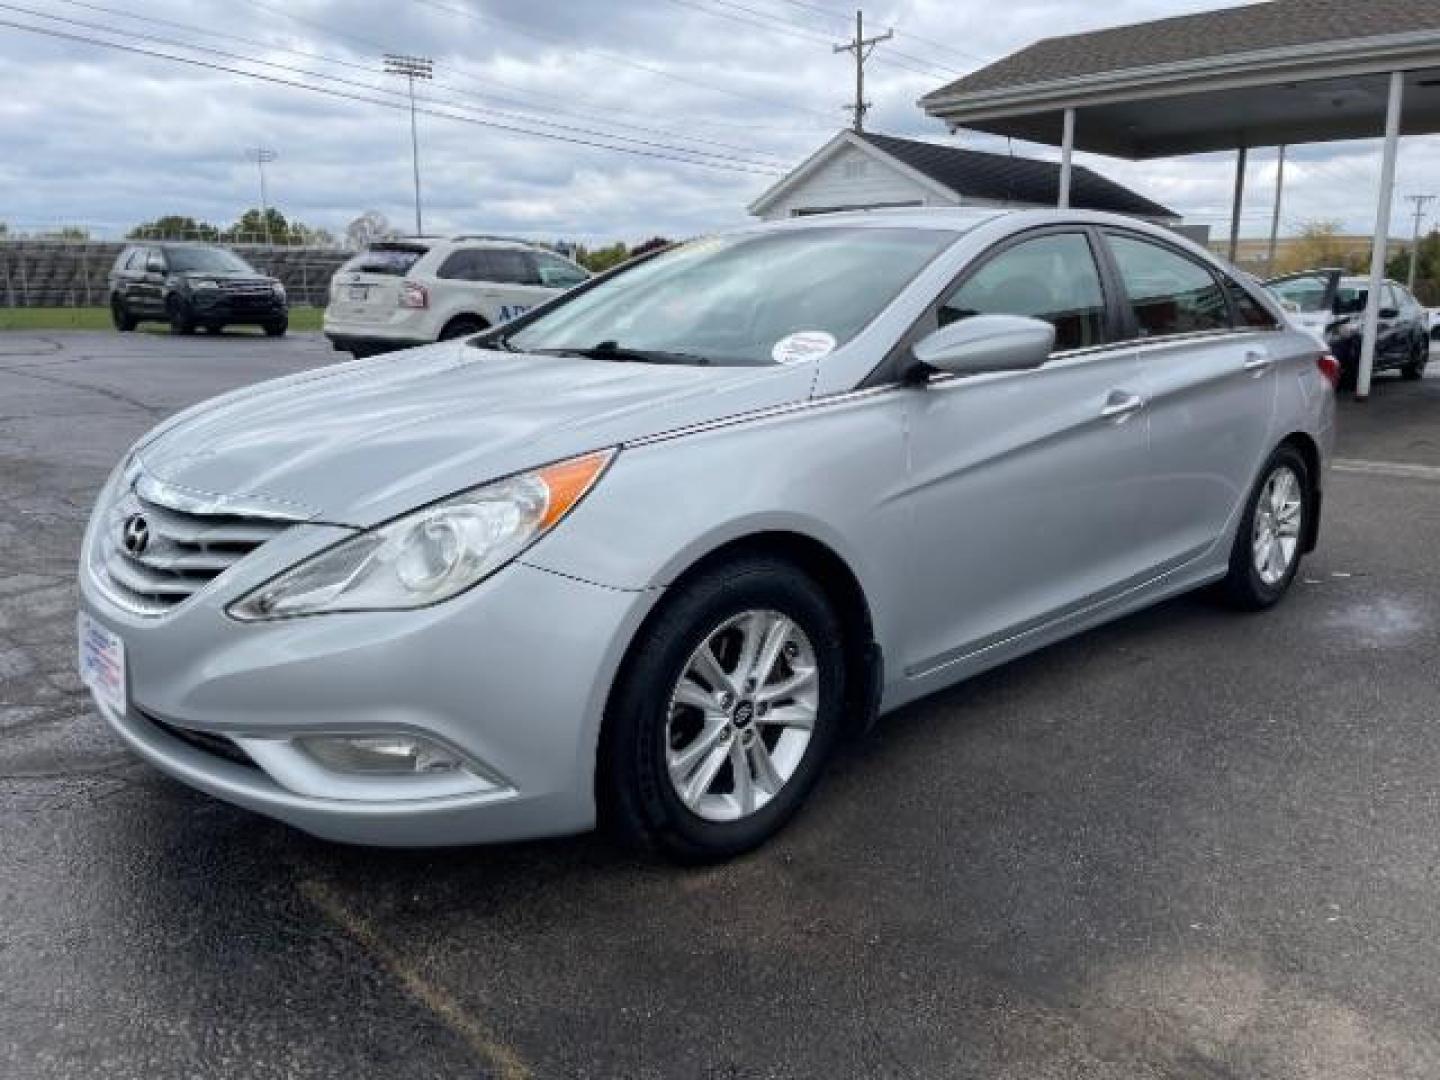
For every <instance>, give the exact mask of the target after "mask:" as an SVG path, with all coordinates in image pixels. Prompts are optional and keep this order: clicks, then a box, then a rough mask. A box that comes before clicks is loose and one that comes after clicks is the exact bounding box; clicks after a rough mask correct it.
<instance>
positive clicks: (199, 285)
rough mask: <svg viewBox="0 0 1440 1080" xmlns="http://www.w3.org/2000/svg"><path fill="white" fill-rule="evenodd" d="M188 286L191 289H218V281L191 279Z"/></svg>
mask: <svg viewBox="0 0 1440 1080" xmlns="http://www.w3.org/2000/svg"><path fill="white" fill-rule="evenodd" d="M190 287H191V288H192V289H218V288H219V287H220V283H219V282H218V281H192V282H191V283H190Z"/></svg>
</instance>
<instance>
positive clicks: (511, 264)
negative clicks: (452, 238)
mask: <svg viewBox="0 0 1440 1080" xmlns="http://www.w3.org/2000/svg"><path fill="white" fill-rule="evenodd" d="M470 254H471V256H472V257H473V258H474V260H475V262H474V266H475V271H474V280H475V281H494V282H498V283H500V284H502V285H539V284H540V277H539V275H538V274H537V273H536V272H535V266H534V264H533V263H531V261H530V257H529V255H528V253H526V252H524V251H511V250H508V249H506V248H494V249H491V250H489V251H485V250H477V251H472V252H471V253H470Z"/></svg>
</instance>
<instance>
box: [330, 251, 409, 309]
mask: <svg viewBox="0 0 1440 1080" xmlns="http://www.w3.org/2000/svg"><path fill="white" fill-rule="evenodd" d="M429 250H430V248H429V245H427V244H412V243H404V242H399V241H397V242H394V243H382V244H374V245H372V246H371V247H369V248H368V249H366V250H365V251H363V252H361V253H360V254H359V255H357V256H355V258H353V259H351V260H350V261H349V262H348V263H346V264H345V265H344V266H342V267H341V268H340V269H339V270H338V271H337V272H336V274H335V278H334V280H333V282H332V283H331V285H330V311H331V314H332V315H333V317H334V318H335V319H337V320H338V321H343V322H346V323H361V324H364V323H375V324H381V323H385V322H388V321H390V319H391V318H392V316H394V314H395V311H396V308H398V307H399V305H400V286H401V284H402V283H403V282H404V280H405V275H406V274H408V273H409V272H410V269H411V268H412V267H413V266H414V265H415V264H416V263H417V262H419V261H420V260H421V259H422V258H424V256H425V253H426V252H428V251H429Z"/></svg>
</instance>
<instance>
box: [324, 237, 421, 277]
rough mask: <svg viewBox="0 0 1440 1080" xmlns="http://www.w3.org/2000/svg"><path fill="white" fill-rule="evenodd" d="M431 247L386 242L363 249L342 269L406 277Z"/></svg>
mask: <svg viewBox="0 0 1440 1080" xmlns="http://www.w3.org/2000/svg"><path fill="white" fill-rule="evenodd" d="M428 250H429V248H423V247H405V246H402V245H400V244H386V245H381V246H377V247H372V248H370V249H369V250H368V251H362V252H361V253H360V254H359V255H356V256H355V257H354V258H353V259H351V260H350V261H349V262H347V263H346V264H345V265H344V266H342V267H341V268H340V269H341V270H343V271H349V272H352V273H360V274H388V275H390V276H391V277H404V276H405V275H406V274H408V273H409V272H410V267H412V266H414V265H415V264H416V263H417V262H419V261H420V256H422V255H424V254H425V252H426V251H428Z"/></svg>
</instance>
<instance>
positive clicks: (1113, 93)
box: [920, 0, 1440, 398]
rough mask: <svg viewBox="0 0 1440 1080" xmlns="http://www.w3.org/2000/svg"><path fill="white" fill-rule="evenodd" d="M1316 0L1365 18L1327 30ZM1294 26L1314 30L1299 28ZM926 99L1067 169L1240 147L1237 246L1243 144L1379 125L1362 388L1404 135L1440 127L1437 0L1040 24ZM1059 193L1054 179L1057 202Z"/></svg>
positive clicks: (1371, 129)
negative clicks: (1100, 158)
mask: <svg viewBox="0 0 1440 1080" xmlns="http://www.w3.org/2000/svg"><path fill="white" fill-rule="evenodd" d="M1315 6H1323V7H1326V9H1327V10H1329V9H1330V8H1331V7H1332V6H1333V8H1334V10H1333V11H1332V12H1331V14H1333V15H1334V16H1335V18H1336V19H1337V20H1338V19H1340V18H1341V17H1342V16H1343V17H1344V18H1346V19H1349V20H1352V23H1353V20H1355V19H1357V18H1358V19H1361V20H1364V25H1363V28H1362V27H1359V26H1356V25H1353V24H1352V25H1348V26H1346V27H1345V30H1346V32H1345V33H1344V34H1343V35H1341V34H1339V33H1338V29H1339V25H1340V24H1339V23H1338V22H1337V23H1336V24H1335V25H1334V26H1333V27H1331V30H1330V31H1327V30H1326V29H1325V27H1324V20H1317V19H1316V18H1315V16H1316V14H1317V12H1316V11H1315V10H1314V7H1315ZM1291 9H1293V11H1292V10H1291ZM1292 14H1293V15H1294V17H1295V19H1298V20H1300V21H1299V22H1298V23H1297V22H1295V21H1294V20H1292V19H1290V18H1289V16H1290V15H1292ZM1307 19H1308V20H1309V21H1308V22H1307V21H1306V20H1307ZM1296 26H1300V27H1302V28H1304V27H1308V30H1306V32H1308V33H1311V34H1312V36H1313V38H1314V39H1312V40H1294V39H1293V32H1294V28H1295V27H1296ZM1331 31H1335V32H1336V36H1333V37H1329V38H1326V37H1325V34H1326V33H1327V32H1331ZM1287 35H1291V36H1290V37H1287ZM920 105H921V107H922V108H924V110H925V111H926V112H927V113H929V114H930V115H931V116H934V117H936V118H938V119H940V120H943V121H945V122H946V123H947V124H948V125H950V127H951V128H952V129H955V128H961V127H963V128H969V129H972V130H975V131H983V132H987V133H990V134H994V135H1004V136H1007V137H1010V138H1016V139H1025V140H1029V141H1031V142H1038V143H1043V144H1049V145H1052V146H1059V147H1060V148H1061V152H1062V159H1061V160H1062V170H1064V171H1066V172H1068V165H1069V162H1070V158H1071V155H1072V152H1073V151H1074V150H1077V149H1079V150H1086V151H1090V152H1093V153H1097V154H1106V155H1109V156H1112V157H1123V158H1129V159H1131V160H1146V159H1151V158H1159V157H1170V156H1175V155H1180V154H1193V153H1200V152H1204V151H1215V150H1236V151H1238V155H1237V158H1238V160H1237V175H1236V187H1235V216H1234V220H1233V222H1232V228H1231V249H1232V250H1231V257H1232V259H1233V257H1234V245H1235V243H1236V241H1237V239H1238V227H1239V215H1240V207H1241V203H1242V200H1243V196H1244V163H1245V156H1246V151H1247V150H1249V149H1251V148H1255V147H1263V146H1285V145H1289V144H1296V143H1313V142H1332V141H1338V140H1342V139H1357V138H1369V137H1375V136H1380V135H1383V136H1384V137H1385V149H1384V154H1383V160H1382V166H1381V180H1380V192H1379V205H1378V207H1377V212H1376V236H1375V245H1374V251H1373V258H1372V264H1371V283H1372V287H1371V289H1370V306H1369V310H1368V311H1367V312H1366V325H1365V341H1364V346H1363V349H1362V354H1361V361H1360V378H1359V385H1358V388H1357V396H1358V397H1361V398H1363V397H1365V396H1366V395H1368V393H1369V388H1370V375H1371V370H1372V367H1373V361H1374V347H1375V330H1376V326H1377V322H1378V317H1379V306H1378V305H1379V293H1380V289H1379V284H1380V281H1381V279H1382V278H1383V274H1384V265H1385V244H1386V240H1387V237H1388V235H1389V225H1390V208H1391V203H1392V201H1393V199H1394V174H1395V154H1396V145H1397V140H1398V137H1399V135H1401V134H1406V135H1421V134H1432V133H1436V132H1440V0H1373V2H1368V3H1357V2H1356V0H1346V2H1345V3H1344V4H1343V5H1342V4H1338V3H1336V0H1277V2H1273V3H1268V4H1254V5H1249V6H1244V7H1239V8H1229V9H1223V10H1220V11H1214V12H1206V13H1202V14H1200V15H1191V16H1181V17H1178V18H1174V19H1166V20H1161V21H1159V22H1156V23H1150V24H1138V25H1134V26H1125V27H1117V28H1115V29H1113V30H1102V31H1098V32H1096V33H1091V34H1080V35H1075V36H1073V37H1070V38H1053V39H1047V40H1045V41H1041V42H1037V43H1036V44H1034V45H1031V46H1030V47H1028V48H1027V49H1022V50H1020V51H1019V52H1017V53H1014V54H1012V55H1011V56H1008V57H1005V58H1004V59H1002V60H999V61H997V62H996V63H994V64H992V65H990V66H989V67H987V68H983V69H981V70H980V71H977V72H974V73H972V74H971V75H967V76H965V77H964V78H961V79H959V80H957V81H955V82H954V83H951V84H949V85H948V86H945V87H942V88H940V89H939V90H936V91H935V92H933V93H931V94H928V95H926V96H925V97H924V98H922V99H921V100H920ZM1067 195H1068V193H1067V192H1066V191H1065V190H1064V185H1063V183H1062V185H1061V192H1060V205H1062V206H1064V205H1065V204H1066V199H1067Z"/></svg>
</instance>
